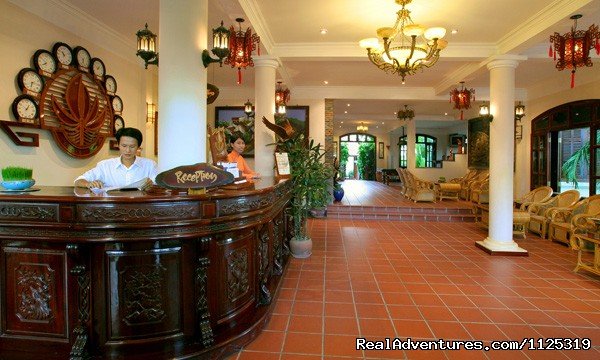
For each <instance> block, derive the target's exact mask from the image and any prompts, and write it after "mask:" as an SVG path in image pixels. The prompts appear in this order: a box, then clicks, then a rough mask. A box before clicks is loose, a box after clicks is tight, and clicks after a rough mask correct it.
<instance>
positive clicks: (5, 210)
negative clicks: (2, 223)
mask: <svg viewBox="0 0 600 360" xmlns="http://www.w3.org/2000/svg"><path fill="white" fill-rule="evenodd" d="M0 219H6V220H45V221H48V220H53V221H58V205H37V204H36V205H30V204H25V203H6V202H2V203H0Z"/></svg>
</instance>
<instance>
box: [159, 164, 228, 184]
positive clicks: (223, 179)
mask: <svg viewBox="0 0 600 360" xmlns="http://www.w3.org/2000/svg"><path fill="white" fill-rule="evenodd" d="M232 182H233V175H232V174H230V173H228V172H227V171H223V170H221V169H219V168H218V167H216V166H213V165H210V164H207V163H198V164H194V165H184V166H178V167H176V168H174V169H171V170H167V171H163V172H161V173H160V174H158V175H157V176H156V184H157V185H159V186H162V187H165V188H168V189H204V188H211V187H216V186H221V185H227V184H231V183H232Z"/></svg>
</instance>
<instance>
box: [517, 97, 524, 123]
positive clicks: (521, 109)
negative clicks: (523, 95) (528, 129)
mask: <svg viewBox="0 0 600 360" xmlns="http://www.w3.org/2000/svg"><path fill="white" fill-rule="evenodd" d="M523 116H525V105H523V104H522V103H521V102H520V101H519V103H518V104H517V105H515V119H516V120H518V121H521V118H522V117H523Z"/></svg>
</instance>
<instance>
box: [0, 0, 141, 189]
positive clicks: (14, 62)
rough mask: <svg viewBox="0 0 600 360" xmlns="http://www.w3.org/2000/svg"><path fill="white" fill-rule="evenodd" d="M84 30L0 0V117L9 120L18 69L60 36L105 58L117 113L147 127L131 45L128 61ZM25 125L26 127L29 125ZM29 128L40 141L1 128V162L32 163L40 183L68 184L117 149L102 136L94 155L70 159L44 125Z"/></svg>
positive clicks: (138, 68)
mask: <svg viewBox="0 0 600 360" xmlns="http://www.w3.org/2000/svg"><path fill="white" fill-rule="evenodd" d="M51 4H52V3H51V2H48V4H47V5H46V6H52V5H51ZM85 31H86V28H81V29H73V31H72V32H69V31H66V30H64V29H61V28H58V27H56V26H54V25H52V24H50V23H49V22H47V21H45V20H42V19H41V18H39V17H37V16H35V15H33V14H31V13H29V12H26V11H25V10H23V9H21V8H19V7H17V6H15V5H13V4H11V3H8V2H6V1H0V53H1V54H2V55H1V58H2V65H1V66H0V119H1V120H14V118H13V115H12V111H11V104H12V101H13V100H14V99H15V97H17V96H18V95H20V94H21V92H20V90H19V89H18V87H17V82H16V76H17V74H18V72H19V70H21V69H22V68H26V67H32V65H33V64H32V56H33V54H34V52H35V51H36V50H38V49H47V50H50V51H51V50H52V46H53V45H54V43H55V42H57V41H61V42H65V43H67V44H69V45H70V46H71V47H75V46H78V45H80V46H83V47H85V48H86V49H87V50H88V51H89V52H90V54H91V56H92V57H98V58H100V59H102V60H103V61H104V64H105V66H106V71H107V74H109V75H112V76H114V77H115V79H116V80H117V94H118V95H119V96H120V97H121V98H122V99H123V103H124V108H123V114H122V116H123V118H124V119H125V125H126V126H131V127H137V128H139V129H141V130H142V131H144V129H145V127H146V125H145V102H146V96H145V94H146V85H145V81H146V80H145V76H146V75H145V72H144V68H143V66H140V65H139V64H137V63H136V59H135V58H134V57H135V55H134V54H135V48H132V50H131V51H132V57H133V58H132V61H131V62H128V61H123V58H121V57H119V56H117V55H115V54H113V53H111V52H110V51H107V50H105V49H103V48H101V47H99V46H96V45H94V44H93V43H91V42H89V41H87V40H85V39H83V38H82V37H79V36H78V35H77V34H81V33H84V32H85ZM134 44H135V42H134ZM134 47H135V45H134ZM16 131H20V130H19V129H17V130H16ZM25 131H29V129H27V130H25ZM32 131H33V132H36V133H39V134H40V146H39V147H23V146H17V145H15V144H14V143H13V142H12V140H10V138H9V137H8V135H6V134H5V133H4V132H3V131H0V153H1V154H2V157H1V158H0V168H2V167H6V166H9V165H21V166H27V167H31V168H33V171H34V178H35V179H36V181H37V184H39V185H72V184H73V180H74V179H75V178H76V177H77V176H78V175H80V174H81V173H83V172H84V171H85V170H87V169H89V168H91V167H93V166H94V165H95V164H96V163H97V162H98V161H99V160H102V159H106V158H109V157H113V156H116V155H118V152H116V151H110V150H109V149H108V140H107V141H106V142H105V145H104V147H102V149H101V150H100V151H99V152H98V153H97V154H96V155H95V156H93V157H91V158H88V159H75V158H73V157H71V156H69V155H67V154H65V153H64V152H63V151H62V150H60V149H59V147H58V146H57V145H56V144H55V143H54V140H53V138H52V135H51V133H50V132H49V131H47V130H32ZM144 145H146V144H145V143H144V144H142V146H144Z"/></svg>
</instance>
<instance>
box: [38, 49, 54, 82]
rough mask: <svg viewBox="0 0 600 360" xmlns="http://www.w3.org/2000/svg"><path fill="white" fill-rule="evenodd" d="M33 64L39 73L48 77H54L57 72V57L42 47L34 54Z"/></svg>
mask: <svg viewBox="0 0 600 360" xmlns="http://www.w3.org/2000/svg"><path fill="white" fill-rule="evenodd" d="M33 65H34V66H35V68H36V69H37V71H39V73H40V74H41V75H43V76H46V77H52V75H53V74H54V73H55V72H56V59H55V58H54V55H52V53H51V52H50V51H48V50H44V49H40V50H38V51H36V52H35V54H33Z"/></svg>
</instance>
